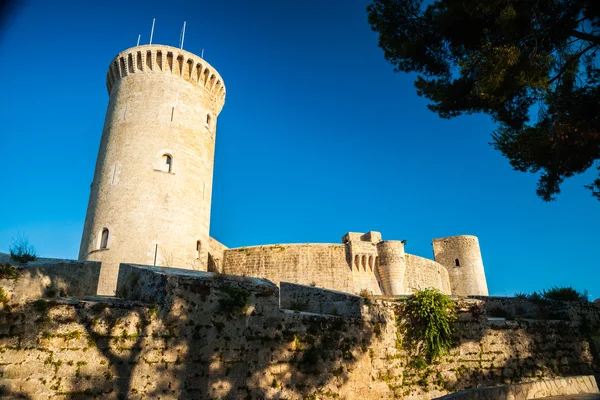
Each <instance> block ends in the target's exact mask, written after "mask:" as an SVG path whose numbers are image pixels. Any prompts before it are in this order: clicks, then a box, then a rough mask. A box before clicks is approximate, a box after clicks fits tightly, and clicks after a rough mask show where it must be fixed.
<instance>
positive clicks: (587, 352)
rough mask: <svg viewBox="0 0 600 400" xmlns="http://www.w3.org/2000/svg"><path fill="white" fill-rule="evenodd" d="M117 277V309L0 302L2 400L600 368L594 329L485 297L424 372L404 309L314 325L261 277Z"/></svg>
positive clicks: (143, 272) (363, 395)
mask: <svg viewBox="0 0 600 400" xmlns="http://www.w3.org/2000/svg"><path fill="white" fill-rule="evenodd" d="M124 267H125V268H128V269H129V271H128V272H129V274H131V273H134V275H136V277H137V279H131V280H127V281H126V282H123V283H124V284H125V285H126V286H127V290H122V289H121V290H119V291H120V292H123V293H124V294H123V295H124V296H125V299H117V298H108V297H104V298H96V299H95V300H94V301H82V300H77V299H50V300H49V301H46V300H38V301H35V302H32V301H31V300H28V301H24V302H20V301H16V299H15V298H14V296H12V295H9V296H8V298H7V299H6V302H4V301H3V302H0V394H1V396H4V397H7V398H13V397H14V398H17V397H19V398H20V397H26V398H29V399H32V400H37V399H48V398H81V399H88V398H89V399H91V398H102V399H107V400H116V399H122V398H128V399H132V400H138V399H147V398H158V397H160V398H161V399H163V400H169V399H173V400H174V399H180V400H185V399H209V398H222V399H237V398H254V399H256V398H264V399H276V398H286V399H290V400H296V399H297V400H300V399H304V398H345V399H349V400H352V399H362V400H375V399H390V398H405V399H420V400H428V399H432V398H437V397H440V396H442V395H445V394H448V393H450V392H456V391H459V390H463V389H469V388H476V387H483V386H496V385H502V384H507V383H518V382H531V381H536V380H541V379H547V378H552V377H555V376H561V375H562V376H565V375H589V374H592V373H594V371H596V372H597V371H598V358H596V359H594V357H598V356H597V355H596V356H594V354H595V353H594V351H595V350H594V349H593V347H591V343H593V341H592V340H593V338H590V337H589V336H588V335H589V334H590V332H592V333H593V332H597V331H594V330H593V329H590V328H594V327H592V326H589V325H585V326H584V324H583V322H581V321H576V320H568V319H565V320H561V321H548V320H519V321H488V320H487V319H486V318H485V314H486V310H485V303H484V302H483V301H481V300H476V299H463V300H460V301H459V302H458V306H459V310H458V318H459V321H458V322H457V323H456V325H455V326H456V329H457V341H458V342H457V346H456V347H455V348H453V349H451V350H450V353H449V354H447V355H444V356H442V357H441V358H440V359H437V360H436V362H435V363H433V364H431V365H428V366H427V367H426V368H424V367H423V366H422V365H421V364H422V363H423V359H422V358H421V359H417V358H416V356H415V354H413V353H412V351H411V349H410V348H408V349H403V348H402V346H397V343H398V342H397V340H400V341H402V342H403V343H408V342H406V341H405V338H404V337H402V332H403V331H402V330H398V327H397V321H400V322H403V321H404V320H403V316H404V311H403V304H404V303H402V302H387V301H383V300H376V299H368V300H369V301H368V302H367V301H366V299H365V300H363V302H364V306H363V307H362V308H361V316H362V318H347V317H337V316H327V315H318V314H314V313H307V312H300V311H287V310H280V309H279V306H278V291H277V287H276V286H275V285H273V284H271V283H269V282H266V281H264V280H260V279H251V278H242V277H230V276H224V275H219V274H213V273H208V272H199V271H191V270H177V269H170V268H152V267H151V268H147V267H136V266H131V265H129V266H127V265H124ZM123 271H125V269H123ZM0 287H3V288H4V287H5V282H3V281H0ZM315 290H316V289H315ZM144 296H148V297H144ZM140 300H145V302H141V301H140ZM573 307H575V308H577V307H578V306H577V304H575V305H573ZM578 312H579V313H581V314H582V315H586V316H587V315H588V314H590V313H592V314H594V313H595V314H594V315H598V314H600V308H598V307H591V308H589V309H583V308H579V309H578ZM586 320H588V321H597V320H598V319H597V318H592V317H591V316H590V317H589V318H586ZM584 328H585V329H584ZM397 335H400V336H397ZM418 360H420V361H418ZM417 361H418V362H417ZM587 382H588V383H589V384H591V381H590V380H589V379H588V381H587ZM592 389H593V388H592Z"/></svg>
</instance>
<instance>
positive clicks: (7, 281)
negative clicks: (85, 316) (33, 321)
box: [0, 253, 100, 302]
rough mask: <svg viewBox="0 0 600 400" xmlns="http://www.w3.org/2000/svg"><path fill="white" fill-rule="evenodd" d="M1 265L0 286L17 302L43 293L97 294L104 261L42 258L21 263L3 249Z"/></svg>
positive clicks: (40, 295)
mask: <svg viewBox="0 0 600 400" xmlns="http://www.w3.org/2000/svg"><path fill="white" fill-rule="evenodd" d="M0 266H1V267H2V269H1V271H0V282H2V283H3V285H2V284H0V286H3V287H4V288H5V289H4V290H5V291H6V293H7V295H8V296H10V297H12V298H13V299H14V301H15V302H24V301H27V300H30V299H38V298H40V297H42V296H46V297H55V296H70V297H83V296H94V295H95V294H96V290H97V288H98V279H99V276H100V263H98V262H93V261H74V260H62V259H58V258H38V259H37V260H36V261H29V262H28V263H26V264H21V263H15V262H14V261H12V260H11V258H10V255H8V254H4V253H0ZM17 275H18V279H16V276H17Z"/></svg>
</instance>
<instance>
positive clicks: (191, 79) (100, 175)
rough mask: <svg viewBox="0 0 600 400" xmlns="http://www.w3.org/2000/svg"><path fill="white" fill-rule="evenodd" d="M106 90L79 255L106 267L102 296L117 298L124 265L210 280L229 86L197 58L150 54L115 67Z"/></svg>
mask: <svg viewBox="0 0 600 400" xmlns="http://www.w3.org/2000/svg"><path fill="white" fill-rule="evenodd" d="M106 86H107V89H108V93H109V96H110V100H109V103H108V109H107V111H106V119H105V122H104V129H103V131H102V139H101V142H100V149H99V150H98V159H97V161H96V170H95V173H94V180H93V182H92V185H91V193H90V198H89V203H88V209H87V215H86V219H85V225H84V229H83V235H82V239H81V247H80V251H79V259H80V260H93V261H101V262H102V271H101V276H100V283H99V285H98V294H107V295H110V294H113V293H114V291H115V287H116V280H117V274H118V267H119V264H120V263H138V264H146V265H158V266H166V267H176V268H188V269H198V270H206V267H207V259H208V239H209V223H210V205H211V194H212V179H213V160H214V151H215V134H216V125H217V116H218V115H219V113H220V112H221V109H222V108H223V104H224V102H225V86H224V84H223V79H222V78H221V76H220V75H219V74H218V73H217V71H216V70H215V69H214V68H213V67H212V66H210V65H209V64H208V63H207V62H206V61H204V60H203V59H202V58H200V57H198V56H196V55H194V54H191V53H189V52H186V51H183V50H181V49H178V48H174V47H170V46H162V45H146V46H137V47H133V48H130V49H127V50H125V51H123V52H121V53H119V54H118V55H117V56H116V57H115V58H114V60H113V61H112V62H111V64H110V67H109V70H108V74H107V78H106Z"/></svg>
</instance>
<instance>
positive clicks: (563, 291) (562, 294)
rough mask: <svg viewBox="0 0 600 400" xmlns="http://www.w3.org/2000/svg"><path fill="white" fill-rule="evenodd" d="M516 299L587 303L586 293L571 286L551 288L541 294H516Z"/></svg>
mask: <svg viewBox="0 0 600 400" xmlns="http://www.w3.org/2000/svg"><path fill="white" fill-rule="evenodd" d="M515 297H516V298H521V299H527V300H530V301H534V302H535V301H543V300H557V301H583V302H588V301H589V300H588V293H587V291H583V292H579V291H578V290H576V289H573V288H572V287H571V286H568V287H559V286H553V287H551V288H550V289H544V290H542V291H541V292H533V293H530V294H527V293H517V294H515Z"/></svg>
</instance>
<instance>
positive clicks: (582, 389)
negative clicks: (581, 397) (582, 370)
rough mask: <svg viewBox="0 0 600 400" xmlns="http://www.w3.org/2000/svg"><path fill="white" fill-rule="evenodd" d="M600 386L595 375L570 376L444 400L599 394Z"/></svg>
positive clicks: (522, 399) (471, 391)
mask: <svg viewBox="0 0 600 400" xmlns="http://www.w3.org/2000/svg"><path fill="white" fill-rule="evenodd" d="M598 393H600V391H598V385H597V383H596V378H594V376H593V375H586V376H569V377H564V378H557V379H549V380H544V381H536V382H526V383H519V384H514V385H504V386H491V387H484V388H478V389H468V390H461V391H460V392H456V393H452V394H449V395H446V396H442V397H438V399H444V400H446V399H447V400H450V399H452V400H459V399H460V400H484V399H495V400H528V399H539V398H544V397H549V396H561V395H577V394H598Z"/></svg>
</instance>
